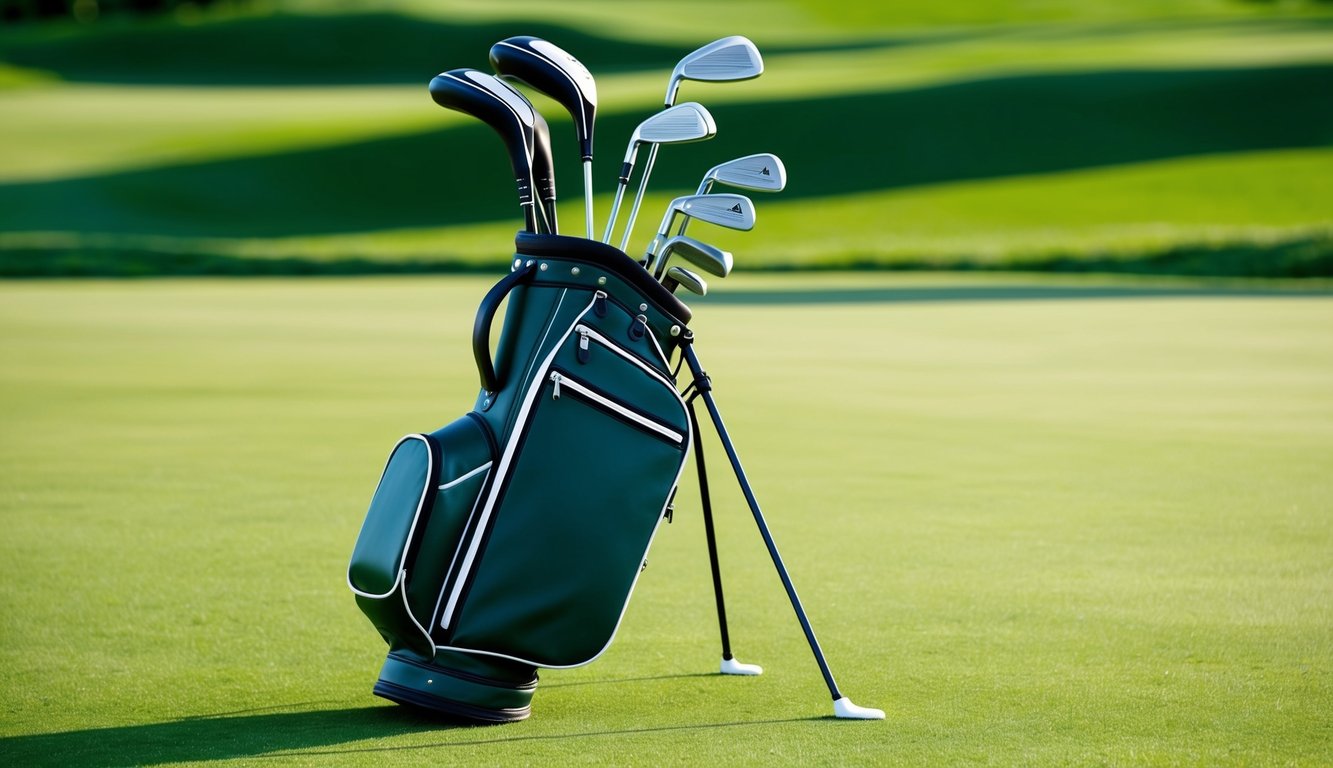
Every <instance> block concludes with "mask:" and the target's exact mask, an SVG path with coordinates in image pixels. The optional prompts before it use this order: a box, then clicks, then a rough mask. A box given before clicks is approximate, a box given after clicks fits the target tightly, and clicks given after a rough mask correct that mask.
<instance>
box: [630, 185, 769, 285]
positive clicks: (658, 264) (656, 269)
mask: <svg viewBox="0 0 1333 768" xmlns="http://www.w3.org/2000/svg"><path fill="white" fill-rule="evenodd" d="M677 214H684V215H686V216H690V217H692V218H696V219H699V220H700V221H706V222H708V223H709V224H716V225H718V226H720V227H727V228H728V229H739V230H742V231H748V230H750V229H754V219H755V216H754V203H753V202H751V201H750V198H748V197H746V196H744V195H733V194H729V193H728V194H720V195H684V196H682V197H678V198H676V199H675V200H672V201H671V204H670V205H669V206H667V211H666V214H665V215H664V216H663V217H662V226H661V228H660V229H658V231H657V235H656V236H654V237H653V240H652V242H651V243H649V244H648V248H647V250H646V252H645V253H644V258H643V261H642V262H641V263H642V264H643V265H644V267H645V268H647V269H648V271H649V272H651V273H652V274H653V276H654V277H657V278H659V279H660V278H661V276H662V268H663V263H664V262H663V261H662V258H661V257H660V256H659V254H660V252H661V250H662V245H663V243H665V241H666V240H667V232H669V231H671V225H672V224H673V223H674V222H675V218H676V215H677Z"/></svg>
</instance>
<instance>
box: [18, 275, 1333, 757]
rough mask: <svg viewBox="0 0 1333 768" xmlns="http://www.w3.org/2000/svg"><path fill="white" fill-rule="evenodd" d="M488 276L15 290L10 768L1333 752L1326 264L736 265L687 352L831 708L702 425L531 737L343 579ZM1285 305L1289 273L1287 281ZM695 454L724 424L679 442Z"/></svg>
mask: <svg viewBox="0 0 1333 768" xmlns="http://www.w3.org/2000/svg"><path fill="white" fill-rule="evenodd" d="M490 282H491V281H490V279H487V278H481V277H431V278H428V277H416V278H374V279H307V280H239V281H219V280H213V281H190V280H161V281H143V282H98V281H82V282H80V281H50V282H40V283H14V282H11V283H6V284H0V359H3V360H4V361H5V362H4V365H3V366H0V420H2V421H3V423H4V425H5V427H4V430H3V439H2V440H0V461H2V462H3V466H4V467H5V471H4V473H3V474H0V521H2V522H3V527H4V530H5V535H4V536H3V537H0V558H2V560H0V561H2V562H4V563H5V564H6V565H7V568H8V572H9V578H7V579H5V580H4V583H3V585H0V612H2V613H3V616H4V622H3V624H0V627H3V629H2V630H0V632H3V634H2V635H0V690H3V691H4V705H3V710H0V711H2V712H3V715H0V759H3V762H4V763H5V764H8V765H16V766H17V765H23V766H35V765H62V766H64V765H80V766H121V765H168V764H187V763H188V764H201V763H207V764H209V765H256V764H258V765H311V766H315V765H318V766H326V765H365V766H371V765H386V764H393V765H441V764H447V765H472V764H488V765H565V764H595V765H664V764H667V765H675V764H681V765H692V764H717V765H772V764H789V765H892V764H904V765H907V764H911V765H957V764H971V763H985V764H1007V765H1015V764H1021V765H1070V764H1073V765H1087V764H1112V765H1125V764H1133V765H1144V764H1148V765H1158V764H1160V765H1180V764H1190V765H1322V764H1327V762H1328V759H1329V755H1330V753H1329V751H1328V750H1329V730H1328V729H1329V720H1328V711H1329V708H1330V705H1333V633H1331V632H1330V627H1333V603H1331V602H1330V600H1329V595H1330V586H1331V585H1333V559H1330V554H1329V553H1330V552H1333V518H1331V517H1330V511H1331V510H1333V473H1330V471H1329V470H1330V464H1329V456H1330V453H1329V446H1330V445H1333V395H1331V394H1330V393H1333V335H1330V334H1329V333H1328V329H1329V328H1330V327H1333V298H1330V294H1329V293H1328V290H1327V287H1326V286H1323V287H1321V284H1309V283H1304V284H1291V283H1285V284H1284V283H1271V282H1270V283H1217V282H1212V283H1198V282H1182V281H1171V282H1163V281H1160V280H1158V281H1145V280H1129V279H1124V278H1121V279H1111V278H1080V279H1075V278H1064V279H1058V280H1057V279H1054V278H1037V277H1033V276H1027V277H1024V276H1017V275H1015V276H992V277H981V276H976V275H973V276H959V275H920V276H910V275H909V276H897V277H892V276H876V275H865V274H859V275H845V274H836V273H833V274H826V275H818V276H811V275H775V276H762V275H761V276H756V275H749V276H747V275H744V274H738V275H736V276H735V277H733V278H732V279H731V280H730V281H729V285H728V286H727V290H726V291H718V292H717V294H716V296H712V297H708V298H705V299H702V300H699V301H697V302H696V320H695V322H694V323H693V326H694V327H695V328H696V331H697V333H698V336H699V343H698V348H699V354H700V357H701V358H702V360H703V362H704V364H705V366H706V367H707V369H708V371H709V373H710V374H711V375H712V377H713V379H714V383H715V385H716V387H717V390H716V397H717V399H718V403H719V406H720V407H721V409H722V412H723V414H724V417H725V418H726V419H727V425H728V428H729V429H730V431H731V433H732V436H733V438H734V440H735V441H736V444H737V447H738V449H739V450H740V452H741V455H742V458H743V460H744V462H745V464H746V468H747V470H748V472H749V474H750V476H751V480H752V481H753V483H754V486H755V489H756V492H757V495H758V498H759V500H760V503H761V504H763V505H764V508H765V513H766V516H767V518H768V521H769V524H770V525H771V527H772V529H773V531H774V534H775V536H776V538H777V542H778V545H779V547H780V548H781V550H782V552H783V555H784V558H785V559H786V562H787V565H788V567H789V569H790V570H791V572H792V575H793V578H794V579H795V582H796V585H797V588H798V589H799V590H800V593H801V596H802V598H803V600H804V601H805V603H806V606H807V608H808V610H809V613H810V616H811V619H812V621H813V623H814V627H815V629H816V631H817V632H818V633H819V638H820V641H821V643H822V644H823V647H824V649H825V651H826V652H827V655H828V657H829V660H830V663H831V664H832V667H833V671H834V673H835V675H836V676H837V679H838V682H839V684H840V686H841V687H842V689H843V691H844V692H845V693H846V694H847V695H849V696H850V697H852V699H853V700H855V701H856V702H857V703H859V704H862V705H866V706H874V707H880V708H883V709H885V710H886V711H887V714H888V718H887V720H886V721H884V722H859V723H858V722H844V721H834V720H832V719H830V717H829V716H830V714H831V706H830V703H829V701H828V697H827V693H826V691H825V690H824V686H823V683H822V681H821V679H820V676H819V674H818V671H817V668H816V666H815V664H814V661H813V660H812V658H811V657H810V654H809V651H808V649H807V648H806V647H805V644H804V641H803V638H802V636H801V633H800V628H799V627H798V625H797V623H796V621H795V619H794V617H793V615H792V613H791V611H790V609H789V607H788V605H787V603H786V600H785V596H784V595H783V593H782V590H781V586H780V584H779V582H778V580H777V577H776V575H775V574H774V572H773V570H772V566H771V565H770V564H769V563H768V561H767V558H766V554H765V552H764V550H763V547H762V543H761V542H760V540H759V537H758V535H757V533H756V531H755V530H754V526H753V523H752V521H751V520H750V518H749V513H748V512H747V511H746V509H745V507H744V504H743V502H742V500H741V499H740V497H739V494H738V493H737V492H736V491H735V489H734V485H733V484H731V483H729V482H728V481H727V480H726V478H727V475H726V474H725V473H724V467H725V464H724V463H723V461H722V454H721V452H720V450H719V447H718V446H717V445H716V443H715V442H714V441H712V440H711V439H708V440H707V447H708V449H709V451H710V457H711V460H710V464H711V467H710V468H711V469H712V473H711V474H712V476H713V484H714V486H715V489H716V490H715V493H716V497H717V498H716V502H717V514H718V515H719V523H718V525H719V535H720V539H721V550H722V558H723V560H722V563H723V576H724V579H725V582H726V588H727V595H728V598H729V604H728V610H729V614H730V620H731V628H732V637H733V643H734V647H735V649H736V653H737V655H738V657H739V658H740V659H741V660H742V661H746V662H752V663H758V664H761V665H763V666H764V668H765V673H764V675H763V676H762V677H758V678H724V677H721V676H718V675H715V674H711V673H712V672H714V671H715V670H716V666H717V662H718V651H717V647H718V646H717V638H716V620H715V617H714V612H713V605H712V595H711V589H710V586H709V581H708V567H707V559H706V554H705V550H704V543H703V534H702V526H701V523H700V517H699V512H698V502H697V493H696V491H695V489H694V488H692V487H691V482H692V481H691V480H690V478H691V477H692V473H691V472H690V471H689V470H687V474H686V480H685V482H683V488H682V490H681V494H680V498H679V500H678V502H677V505H676V507H677V511H676V514H675V522H674V523H673V524H672V525H670V526H669V527H666V528H664V530H663V531H662V533H661V534H660V535H659V537H658V539H657V542H656V544H655V545H654V549H653V550H652V551H651V552H650V555H649V565H648V568H647V570H646V571H645V572H644V574H643V577H642V578H641V580H640V583H639V586H638V588H637V590H636V593H635V595H634V599H633V600H632V602H631V604H630V608H629V611H628V614H627V616H626V618H625V621H624V623H623V625H622V626H621V628H620V631H619V634H618V636H617V639H616V641H615V642H614V643H613V645H612V647H611V649H610V650H609V651H608V652H607V653H606V654H605V656H603V657H602V658H601V659H599V660H598V661H596V662H595V663H593V664H591V665H589V666H587V667H584V668H580V669H577V670H566V671H546V672H543V673H542V682H541V685H540V687H539V688H538V691H537V694H536V696H535V699H534V703H533V716H532V718H531V719H530V720H528V721H526V722H523V723H519V724H514V725H507V726H498V727H457V726H449V725H442V724H438V723H434V722H431V721H429V720H426V719H422V718H419V717H416V716H413V715H411V714H409V713H407V712H405V711H402V710H401V709H400V708H398V707H395V706H393V705H389V704H387V703H385V702H382V701H380V700H378V699H376V698H374V697H373V696H372V695H371V692H370V687H371V685H372V684H373V682H374V680H375V677H376V674H377V672H378V668H379V663H380V662H381V661H382V657H383V652H384V646H383V643H382V641H381V640H380V639H379V638H378V637H377V635H376V633H375V631H374V630H373V628H372V627H371V626H370V625H369V623H368V622H366V621H365V620H364V618H363V617H362V616H361V615H360V614H359V613H358V611H357V610H356V607H355V605H354V603H353V600H352V596H351V594H350V592H349V591H348V590H347V588H346V585H345V583H344V569H345V567H346V562H347V558H348V556H349V554H350V551H351V547H352V543H353V541H354V539H355V537H356V533H357V530H358V528H359V526H360V523H361V517H362V515H363V513H364V510H365V506H366V503H367V501H368V499H369V495H370V493H371V491H372V490H373V488H374V484H375V482H376V480H377V477H378V473H379V471H380V469H381V466H382V462H383V459H384V456H385V455H386V454H387V451H388V450H389V448H390V447H391V446H392V445H393V442H394V441H395V440H396V439H397V438H398V437H399V436H401V435H402V434H404V433H407V432H411V431H419V430H426V429H433V428H435V427H437V426H439V425H441V424H443V423H445V422H446V421H449V420H452V419H453V418H455V417H456V416H458V415H461V414H462V413H463V412H464V411H465V410H467V408H469V407H470V405H471V403H472V398H473V396H474V394H475V389H476V382H475V378H476V377H475V371H474V370H473V369H472V365H471V362H470V356H469V354H468V351H467V350H468V348H469V347H468V343H469V341H468V335H467V334H468V329H469V328H470V327H471V318H472V312H473V309H474V308H475V305H476V303H477V301H478V300H479V299H480V297H481V295H482V294H483V293H484V291H485V290H486V288H487V286H488V285H489V284H490ZM1293 286H1294V287H1293ZM705 434H706V435H707V434H708V433H707V431H706V432H705Z"/></svg>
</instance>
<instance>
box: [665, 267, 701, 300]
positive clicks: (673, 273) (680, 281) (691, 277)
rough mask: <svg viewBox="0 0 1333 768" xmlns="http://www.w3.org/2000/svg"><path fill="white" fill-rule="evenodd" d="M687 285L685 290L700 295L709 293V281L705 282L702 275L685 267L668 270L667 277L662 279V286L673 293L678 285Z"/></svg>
mask: <svg viewBox="0 0 1333 768" xmlns="http://www.w3.org/2000/svg"><path fill="white" fill-rule="evenodd" d="M682 285H683V286H685V290H687V291H689V292H690V293H694V294H698V295H699V296H707V295H708V283H706V282H704V279H703V278H702V277H699V276H698V275H696V274H694V273H693V272H691V271H689V270H688V269H686V268H684V267H672V268H671V269H668V270H667V272H666V278H665V279H664V280H662V286H663V287H664V288H666V289H667V290H668V291H671V292H672V293H675V292H676V287H677V286H682Z"/></svg>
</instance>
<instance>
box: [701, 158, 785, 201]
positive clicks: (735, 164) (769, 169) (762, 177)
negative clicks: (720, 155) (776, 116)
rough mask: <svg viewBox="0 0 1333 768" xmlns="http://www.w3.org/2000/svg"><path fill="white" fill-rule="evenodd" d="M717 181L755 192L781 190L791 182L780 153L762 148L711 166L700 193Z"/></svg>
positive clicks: (702, 182)
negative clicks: (757, 152) (779, 155)
mask: <svg viewBox="0 0 1333 768" xmlns="http://www.w3.org/2000/svg"><path fill="white" fill-rule="evenodd" d="M714 183H717V184H724V185H726V186H728V187H735V188H737V189H746V190H750V191H752V192H781V191H782V190H783V189H784V188H786V186H787V168H786V166H784V165H783V164H782V160H781V158H779V157H778V156H777V155H774V154H772V153H769V152H760V153H759V154H757V155H746V156H745V157H738V158H736V159H735V160H728V161H727V162H725V163H721V164H719V165H715V166H713V167H712V168H709V169H708V172H707V173H705V174H704V178H703V181H701V182H700V183H699V194H701V195H702V194H704V193H705V192H707V191H708V190H710V189H712V188H713V184H714Z"/></svg>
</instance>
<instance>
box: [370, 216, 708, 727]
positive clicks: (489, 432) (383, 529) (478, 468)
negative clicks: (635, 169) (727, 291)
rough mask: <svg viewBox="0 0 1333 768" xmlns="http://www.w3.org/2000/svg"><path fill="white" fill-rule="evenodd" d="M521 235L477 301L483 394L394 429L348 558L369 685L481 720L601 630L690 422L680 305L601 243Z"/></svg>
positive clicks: (593, 648) (500, 715)
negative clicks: (498, 276)
mask: <svg viewBox="0 0 1333 768" xmlns="http://www.w3.org/2000/svg"><path fill="white" fill-rule="evenodd" d="M516 250H517V253H516V256H515V259H514V263H513V269H512V271H511V272H510V274H509V275H508V276H507V277H505V278H504V279H503V280H501V281H500V282H499V283H498V284H497V285H496V286H495V287H494V288H492V289H491V291H490V292H489V293H488V294H487V295H486V297H485V298H484V299H483V301H482V303H481V306H480V308H479V309H478V312H477V317H476V322H475V325H474V328H473V338H472V347H473V354H474V357H475V359H476V364H477V368H478V371H479V374H480V377H481V385H482V391H481V394H480V396H479V397H478V399H477V402H476V405H475V407H474V408H473V410H472V411H471V412H469V413H467V414H465V415H464V416H462V417H460V418H459V419H457V420H455V421H453V422H452V423H450V424H448V425H446V426H444V427H442V428H440V429H438V430H436V431H434V432H430V433H423V434H414V435H408V436H407V437H404V438H403V439H402V440H401V441H399V443H398V444H397V445H396V446H395V447H394V448H393V450H392V452H391V453H390V456H389V459H388V462H387V464H386V466H385V468H384V472H383V475H382V477H381V479H380V482H379V485H378V487H377V488H376V490H375V493H374V496H373V498H372V500H371V502H370V507H369V510H368V511H367V513H366V518H365V522H364V524H363V525H362V528H361V533H360V535H359V537H358V539H357V542H356V546H355V549H354V551H353V554H352V559H351V563H350V565H349V567H348V573H347V580H348V584H349V585H350V587H351V588H352V591H353V592H354V593H355V595H356V602H357V605H358V606H359V607H360V608H361V610H362V612H364V613H365V615H366V616H367V618H369V619H370V621H371V623H372V624H373V625H374V626H375V628H376V629H377V630H378V631H379V633H380V634H381V635H382V636H383V638H384V639H385V641H386V642H388V644H389V653H388V658H387V659H386V661H385V663H384V666H383V668H382V670H381V673H380V678H379V681H378V682H377V683H376V685H375V693H376V694H377V695H380V696H383V697H385V698H387V699H390V700H393V701H396V702H399V703H403V704H409V705H414V706H418V707H423V708H426V709H430V710H434V711H437V712H442V713H447V714H449V715H453V716H457V717H460V718H464V719H470V720H478V721H485V722H504V721H511V720H521V719H523V718H525V717H527V716H528V714H529V712H530V708H529V704H530V701H531V698H532V695H533V692H534V691H535V689H536V686H537V675H536V669H537V668H538V667H551V668H560V667H574V666H579V665H582V664H587V663H588V662H590V661H592V660H593V659H595V658H597V656H599V655H600V654H601V653H602V652H603V651H604V650H606V648H607V646H608V645H609V644H610V642H611V639H612V637H613V636H614V634H615V632H616V628H617V627H618V626H619V623H620V620H621V617H622V616H623V614H624V610H625V607H626V605H627V603H628V601H629V597H630V593H631V592H632V591H633V589H634V585H635V582H636V581H637V579H638V576H639V573H640V571H641V570H642V567H643V564H644V558H645V556H646V553H647V550H648V547H649V545H650V544H651V542H652V539H653V535H654V533H655V532H656V530H657V527H658V525H659V524H660V523H661V522H662V520H663V518H664V515H665V513H666V511H667V510H668V508H669V505H670V502H671V499H672V496H673V494H674V492H675V488H676V484H677V482H678V481H679V479H680V475H681V471H682V468H683V466H684V463H685V459H686V456H687V455H688V453H689V451H690V447H691V443H692V435H693V432H694V430H693V424H692V422H691V413H692V409H691V408H690V407H689V406H687V404H686V402H685V401H684V400H683V399H682V398H681V395H680V394H679V391H678V387H677V385H676V382H675V380H674V379H673V375H672V371H671V368H670V366H669V364H668V360H669V359H670V358H671V357H672V354H673V352H674V351H675V350H676V347H677V345H678V344H680V343H681V340H682V338H683V337H684V335H685V334H686V330H685V326H686V324H687V323H688V322H689V320H690V310H689V308H688V307H686V306H685V305H684V304H683V303H681V301H680V300H678V299H677V298H676V297H675V296H673V295H672V294H671V293H670V292H669V291H668V290H666V289H665V288H663V287H662V285H661V284H660V283H658V282H657V281H656V280H654V279H653V278H652V276H651V275H650V274H648V272H646V271H645V270H644V269H643V268H642V267H640V266H639V265H638V264H637V263H635V262H634V261H632V260H631V259H630V258H629V257H628V256H626V255H625V254H624V253H623V252H621V251H619V250H618V249H616V248H613V247H611V246H608V245H603V244H601V243H598V242H595V241H590V240H585V239H582V238H572V237H561V236H558V235H535V234H530V233H526V232H522V233H519V235H518V237H517V241H516ZM506 300H507V308H506V311H505V313H504V320H503V327H502V330H501V332H500V335H499V339H498V341H497V343H496V345H495V354H494V357H492V355H491V326H492V323H493V320H494V319H495V317H496V315H497V313H498V310H499V308H500V306H501V304H502V303H504V302H505V301H506Z"/></svg>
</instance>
